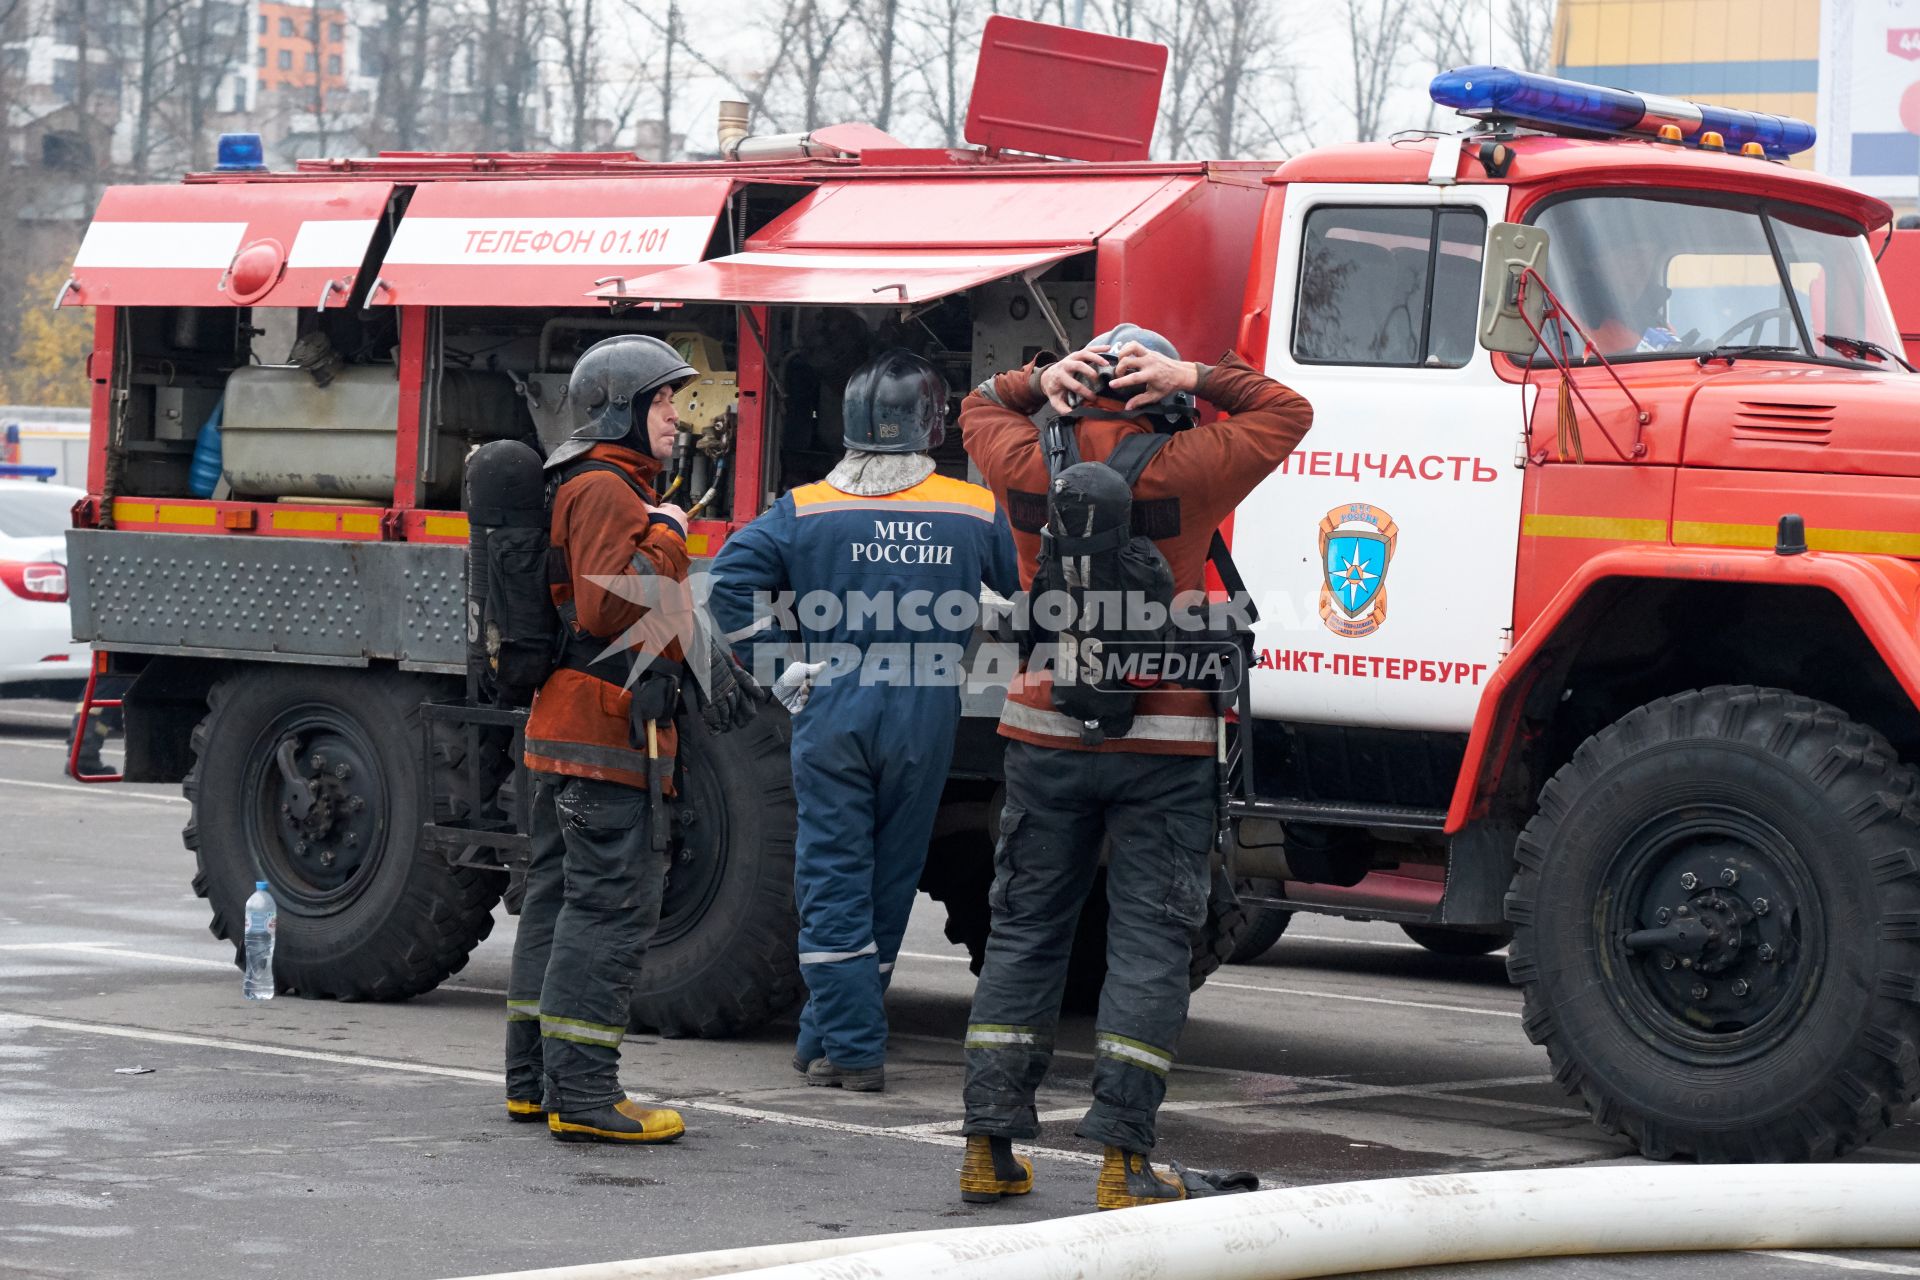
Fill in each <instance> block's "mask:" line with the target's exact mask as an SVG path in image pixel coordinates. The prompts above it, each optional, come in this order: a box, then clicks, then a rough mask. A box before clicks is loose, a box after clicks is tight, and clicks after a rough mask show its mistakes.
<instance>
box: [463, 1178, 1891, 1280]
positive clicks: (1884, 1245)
mask: <svg viewBox="0 0 1920 1280" xmlns="http://www.w3.org/2000/svg"><path fill="white" fill-rule="evenodd" d="M1043 1194H1044V1192H1043ZM1916 1204H1920V1167H1915V1166H1911V1165H1892V1164H1853V1165H1825V1166H1811V1167H1810V1166H1806V1165H1748V1166H1723V1167H1716V1168H1711V1169H1708V1168H1701V1167H1697V1166H1693V1165H1670V1166H1660V1167H1651V1166H1648V1165H1644V1164H1633V1165H1621V1166H1611V1167H1608V1168H1602V1169H1538V1170H1515V1171H1511V1172H1501V1173H1476V1174H1444V1175H1436V1176H1432V1177H1422V1178H1393V1179H1382V1180H1379V1181H1370V1182H1343V1183H1332V1184H1327V1185H1322V1186H1311V1187H1289V1188H1283V1189H1280V1190H1275V1191H1256V1192H1252V1193H1249V1194H1246V1195H1233V1196H1223V1197H1219V1198H1214V1199H1205V1200H1189V1201H1186V1202H1184V1203H1179V1204H1168V1205H1155V1206H1152V1207H1150V1208H1142V1209H1124V1210H1120V1211H1118V1212H1114V1213H1099V1214H1086V1215H1081V1216H1077V1217H1070V1218H1054V1219H1049V1220H1047V1221H1043V1222H1029V1223H1010V1224H1007V1225H1004V1226H977V1227H959V1228H954V1229H950V1230H943V1231H924V1232H906V1233H902V1234H897V1235H881V1236H861V1237H855V1238H852V1239H832V1240H805V1241H798V1242H795V1243H792V1244H781V1245H761V1246H755V1247H751V1248H745V1249H724V1250H717V1251H714V1252H709V1253H688V1254H678V1255H675V1256H671V1257H661V1258H641V1259H634V1260H631V1261H624V1262H602V1263H592V1264H588V1265H585V1266H575V1267H558V1268H552V1269H547V1270H541V1271H523V1272H515V1273H513V1274H512V1275H511V1276H507V1275H499V1276H489V1277H479V1278H475V1280H700V1278H701V1277H707V1276H733V1277H738V1278H740V1280H746V1278H747V1277H751V1280H853V1278H855V1277H857V1278H858V1280H962V1278H968V1280H971V1278H973V1277H980V1278H982V1280H986V1278H988V1277H990V1278H991V1280H1069V1278H1070V1277H1076V1276H1100V1275H1122V1274H1124V1275H1131V1276H1152V1277H1154V1278H1155V1280H1304V1278H1305V1277H1312V1276H1335V1275H1346V1274H1350V1273H1353V1272H1365V1271H1381V1270H1387V1269H1391V1268H1396V1267H1422V1266H1438V1265H1442V1264H1447V1263H1459V1262H1491V1261H1497V1260H1503V1259H1511V1258H1545V1257H1559V1256H1565V1255H1574V1254H1612V1253H1666V1252H1679V1251H1699V1250H1741V1251H1745V1250H1767V1249H1901V1248H1906V1249H1911V1248H1920V1214H1916V1213H1915V1212H1914V1206H1915V1205H1916ZM982 1216H983V1217H990V1216H991V1212H990V1211H989V1212H988V1213H987V1214H983V1215H982Z"/></svg>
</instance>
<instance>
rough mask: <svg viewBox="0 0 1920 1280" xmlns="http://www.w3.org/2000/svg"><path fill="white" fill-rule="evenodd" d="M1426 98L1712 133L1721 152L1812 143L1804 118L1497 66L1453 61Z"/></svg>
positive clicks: (1566, 128) (1605, 128) (1582, 121)
mask: <svg viewBox="0 0 1920 1280" xmlns="http://www.w3.org/2000/svg"><path fill="white" fill-rule="evenodd" d="M1429 93H1430V94H1431V96H1432V98H1433V100H1434V101H1435V102H1436V103H1438V104H1439V105H1440V106H1443V107H1452V108H1453V109H1454V110H1455V111H1458V112H1459V113H1460V114H1461V115H1465V116H1475V117H1479V118H1482V119H1485V118H1494V117H1497V118H1499V119H1501V120H1509V121H1512V122H1513V123H1515V124H1522V125H1527V126H1530V127H1532V128H1535V129H1540V130H1543V131H1545V132H1547V133H1567V132H1572V133H1579V134H1588V135H1591V134H1612V135H1617V136H1633V137H1645V138H1667V139H1669V140H1671V141H1676V142H1687V143H1690V144H1692V145H1695V146H1699V145H1701V142H1702V140H1703V139H1704V138H1705V137H1706V135H1708V134H1710V133H1711V134H1718V135H1719V137H1720V139H1721V147H1722V148H1723V149H1725V150H1727V151H1734V152H1740V151H1744V150H1745V149H1746V148H1747V147H1748V146H1749V144H1754V145H1757V146H1758V147H1759V149H1760V151H1761V152H1762V153H1764V154H1765V155H1767V156H1768V157H1770V158H1772V159H1782V158H1784V157H1786V156H1790V155H1794V154H1795V153H1797V152H1801V151H1805V150H1807V149H1808V148H1810V147H1812V146H1813V143H1814V131H1813V126H1812V125H1810V124H1808V123H1807V122H1806V121H1804V120H1794V119H1791V118H1790V117H1787V116H1773V115H1767V114H1765V113H1763V112H1759V111H1738V110H1735V109H1734V108H1732V107H1714V106H1708V105H1706V104H1704V103H1699V102H1688V101H1686V100H1684V99H1681V98H1666V97H1661V96H1659V95H1658V94H1651V93H1629V92H1627V91H1626V90H1624V89H1609V88H1606V87H1604V86H1602V85H1595V84H1581V83H1579V82H1578V81H1575V80H1561V79H1558V78H1557V77H1554V76H1542V75H1534V74H1533V73H1531V72H1526V71H1509V70H1508V69H1507V68H1505V67H1459V68H1456V69H1454V70H1452V71H1443V72H1441V73H1440V74H1439V75H1437V76H1435V77H1434V78H1433V84H1432V86H1431V88H1430V89H1429Z"/></svg>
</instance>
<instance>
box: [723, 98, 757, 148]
mask: <svg viewBox="0 0 1920 1280" xmlns="http://www.w3.org/2000/svg"><path fill="white" fill-rule="evenodd" d="M752 121H753V108H752V107H749V106H748V105H747V104H746V103H744V102H736V101H733V100H731V99H728V100H727V101H724V102H722V103H721V104H720V122H719V123H720V155H721V157H722V158H723V159H726V160H738V159H739V158H740V144H741V143H742V142H745V141H746V140H747V133H748V131H749V130H750V129H751V128H752Z"/></svg>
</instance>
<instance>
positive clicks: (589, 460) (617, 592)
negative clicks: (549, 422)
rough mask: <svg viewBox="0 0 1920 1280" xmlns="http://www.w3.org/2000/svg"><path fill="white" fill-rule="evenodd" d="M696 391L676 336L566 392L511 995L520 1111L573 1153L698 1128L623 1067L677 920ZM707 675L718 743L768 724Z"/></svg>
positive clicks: (595, 351) (595, 360) (623, 347)
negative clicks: (691, 411) (676, 775)
mask: <svg viewBox="0 0 1920 1280" xmlns="http://www.w3.org/2000/svg"><path fill="white" fill-rule="evenodd" d="M693 376H694V370H693V369H692V367H691V366H689V365H688V364H687V362H686V361H685V360H683V359H681V358H680V356H679V355H678V354H677V353H676V352H675V351H674V349H673V348H672V347H670V346H668V345H667V344H666V343H664V342H662V341H660V340H659V339H658V338H651V337H643V336H640V335H634V334H626V335H622V336H620V337H616V338H609V339H607V340H606V341H604V342H599V343H595V344H594V345H593V346H592V347H590V348H589V349H588V350H587V351H586V352H585V353H584V354H583V355H582V356H581V357H580V360H579V362H578V363H577V364H576V365H575V366H574V369H573V374H572V376H571V377H570V378H569V380H568V383H567V399H568V403H570V404H571V405H573V406H574V409H575V412H576V414H580V415H582V420H581V424H580V425H579V426H578V427H577V428H576V429H575V431H574V433H573V435H572V437H571V438H569V439H568V440H567V441H566V442H564V443H563V444H561V445H560V446H559V447H558V448H556V449H555V450H554V451H553V453H552V455H551V456H549V457H548V459H547V470H548V472H549V474H550V476H551V477H552V478H551V479H550V480H549V485H550V487H549V490H548V492H549V493H550V494H551V495H552V507H553V523H552V530H551V541H552V551H551V553H550V555H549V560H548V565H547V573H548V581H549V585H550V589H551V590H552V593H553V600H554V604H555V605H556V606H557V607H558V609H559V612H560V617H561V621H562V623H563V627H564V631H565V637H564V639H565V643H564V645H563V648H562V652H561V655H560V658H559V661H558V663H557V665H556V669H555V670H554V672H553V674H552V675H551V676H549V677H548V679H547V681H546V683H545V684H544V685H542V686H541V688H540V691H539V693H538V694H536V695H535V697H534V701H533V710H532V712H531V714H530V715H529V716H528V719H527V729H526V764H527V768H528V769H529V770H531V771H533V774H534V785H533V797H532V799H533V804H532V818H531V826H532V844H533V851H532V856H531V858H530V860H529V864H528V868H527V892H526V899H525V901H524V903H523V905H522V907H521V910H520V930H519V935H518V937H517V939H516V941H515V943H514V949H513V970H512V976H511V978H510V979H509V981H508V993H507V1113H508V1115H509V1116H511V1117H512V1118H514V1119H516V1120H531V1121H537V1120H540V1119H543V1118H544V1119H545V1120H546V1122H547V1127H548V1129H549V1130H550V1131H551V1132H552V1133H553V1134H554V1136H556V1137H558V1138H560V1139H561V1140H562V1141H567V1142H627V1143H635V1142H671V1141H672V1140H673V1139H675V1138H677V1137H679V1136H680V1135H681V1133H683V1132H684V1131H685V1126H684V1125H683V1124H682V1122H681V1119H680V1116H679V1114H678V1113H677V1112H673V1111H667V1110H653V1109H648V1108H643V1107H640V1106H638V1105H636V1104H635V1103H633V1102H631V1101H629V1100H628V1099H627V1096H626V1093H625V1092H624V1091H623V1090H622V1089H621V1087H620V1078H619V1066H620V1041H621V1038H622V1037H623V1036H624V1035H625V1034H626V1030H627V1019H628V1016H629V1008H630V1005H631V1001H632V994H633V981H634V976H635V975H636V974H637V973H638V971H639V967H640V962H641V958H642V956H643V955H644V954H645V952H646V948H647V943H648V942H649V941H650V940H651V938H652V936H653V931H654V929H655V928H656V926H657V925H658V924H659V920H660V904H661V897H662V892H663V887H664V882H665V870H666V862H665V858H664V856H663V852H662V849H661V847H659V846H657V845H656V843H655V842H654V840H653V839H652V835H653V833H654V831H655V829H656V827H657V826H658V824H660V823H661V822H662V821H663V816H664V815H663V814H661V813H660V812H657V811H656V810H655V807H654V804H653V803H650V799H657V798H658V797H660V796H661V795H663V794H666V793H670V792H671V789H672V772H673V758H674V749H675V745H676V741H675V734H674V728H673V719H672V717H673V712H674V708H675V706H676V705H677V704H678V702H679V693H680V686H679V680H678V675H679V672H680V671H681V669H682V656H683V655H682V653H681V646H680V643H679V641H678V639H676V635H677V634H679V628H677V627H676V626H675V625H674V617H673V614H674V609H673V608H672V607H670V606H669V607H662V606H663V605H668V604H669V602H670V601H671V600H672V597H673V594H674V593H673V587H674V586H675V585H676V584H679V583H683V582H684V581H685V580H686V576H687V564H688V562H687V544H686V521H687V516H686V512H684V511H682V510H681V509H680V508H679V507H676V506H673V505H671V504H666V503H661V502H659V500H658V499H657V497H656V496H655V493H654V490H653V487H652V486H653V480H654V477H656V476H657V475H659V473H660V468H661V460H662V459H665V458H666V457H668V456H669V454H670V453H671V450H672V448H673V442H674V436H675V434H676V432H677V431H678V429H679V419H678V415H677V414H676V412H675V410H674V404H673V394H674V392H675V390H677V389H678V388H679V387H680V386H682V385H684V383H685V382H686V381H687V380H688V379H690V378H692V377H693ZM696 656H697V657H698V658H700V659H701V660H702V661H708V660H710V658H711V654H709V652H708V651H707V650H706V649H704V648H703V649H702V651H701V653H699V654H698V655H696ZM702 675H703V676H704V677H705V678H704V680H703V682H702V683H703V684H704V685H705V688H706V694H707V696H706V698H705V700H704V705H703V712H704V714H705V717H706V719H707V723H708V724H709V726H711V727H713V728H714V729H715V730H716V731H725V730H726V729H728V728H731V727H735V726H737V725H739V724H743V723H745V722H746V721H747V720H750V719H751V718H752V715H753V703H754V699H753V696H752V695H753V690H752V689H751V688H750V687H748V686H747V685H743V684H741V683H740V682H739V679H736V678H735V677H736V673H735V672H734V671H733V670H732V669H731V659H727V660H726V661H725V662H724V663H723V664H722V665H721V666H720V667H719V668H718V669H714V670H707V671H703V672H702ZM738 675H739V678H740V679H745V676H744V673H738ZM650 789H651V791H652V797H650V795H649V790H650Z"/></svg>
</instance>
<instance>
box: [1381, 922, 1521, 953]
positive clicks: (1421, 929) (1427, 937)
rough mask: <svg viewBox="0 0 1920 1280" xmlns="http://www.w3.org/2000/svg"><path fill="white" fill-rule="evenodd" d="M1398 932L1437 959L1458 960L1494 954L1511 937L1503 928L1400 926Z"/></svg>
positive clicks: (1427, 925) (1428, 925)
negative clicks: (1431, 953) (1438, 957)
mask: <svg viewBox="0 0 1920 1280" xmlns="http://www.w3.org/2000/svg"><path fill="white" fill-rule="evenodd" d="M1400 932H1402V933H1404V934H1406V935H1407V937H1409V938H1411V939H1413V940H1414V941H1415V942H1417V943H1419V944H1420V945H1421V946H1423V947H1425V948H1426V949H1427V950H1429V951H1431V952H1433V954H1435V955H1437V956H1450V957H1452V958H1454V959H1459V960H1466V959H1471V958H1472V957H1474V956H1484V955H1486V954H1488V953H1489V952H1493V951H1498V950H1499V949H1500V948H1502V947H1504V946H1506V945H1507V940H1508V939H1509V938H1510V937H1512V936H1513V935H1512V934H1510V933H1508V932H1507V930H1505V929H1494V930H1490V931H1489V930H1482V929H1449V928H1446V927H1445V926H1443V925H1432V924H1403V925H1401V926H1400Z"/></svg>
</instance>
